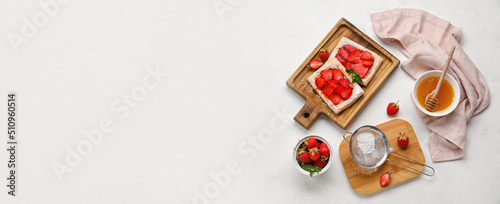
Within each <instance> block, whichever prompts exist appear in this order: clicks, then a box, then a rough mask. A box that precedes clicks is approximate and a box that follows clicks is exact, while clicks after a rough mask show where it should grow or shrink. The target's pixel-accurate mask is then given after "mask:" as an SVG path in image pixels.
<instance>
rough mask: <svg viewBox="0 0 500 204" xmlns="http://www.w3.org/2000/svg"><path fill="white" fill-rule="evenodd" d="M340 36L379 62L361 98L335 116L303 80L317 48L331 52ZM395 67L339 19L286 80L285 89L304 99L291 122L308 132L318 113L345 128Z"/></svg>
mask: <svg viewBox="0 0 500 204" xmlns="http://www.w3.org/2000/svg"><path fill="white" fill-rule="evenodd" d="M342 37H347V38H349V39H351V40H352V41H354V42H357V43H359V44H360V45H362V46H364V47H366V48H367V49H369V50H371V51H373V52H375V53H377V54H378V55H380V56H381V57H382V59H383V62H382V64H381V65H380V67H379V69H378V71H377V72H376V74H375V76H374V78H373V79H372V81H371V82H370V84H368V86H367V87H363V90H364V91H365V93H364V94H363V95H362V96H361V98H359V99H358V100H357V101H356V103H354V104H353V105H352V106H351V107H349V108H348V109H346V110H344V111H343V112H342V113H340V114H339V115H336V114H335V113H334V112H333V111H332V110H331V109H330V108H329V107H328V105H326V103H325V102H323V101H322V99H321V98H320V97H319V95H318V94H317V93H316V91H314V90H313V88H312V86H311V85H310V84H309V82H308V81H307V78H308V77H309V76H310V75H311V74H312V73H314V71H315V70H313V69H311V67H310V66H309V62H310V61H311V60H312V59H313V58H315V59H319V57H318V53H319V50H320V49H321V48H327V49H328V50H329V51H333V49H334V48H335V46H336V45H337V43H338V42H339V41H340V39H341V38H342ZM331 55H336V53H331ZM398 65H399V60H398V59H397V58H396V57H394V56H393V55H392V54H391V53H389V52H388V51H387V50H385V49H384V48H383V47H382V46H380V45H379V44H377V43H376V42H375V41H373V40H372V39H371V38H370V37H368V36H367V35H365V34H364V33H362V32H361V31H360V30H359V29H358V28H356V27H355V26H354V25H352V24H351V23H350V22H349V21H347V20H346V19H344V18H342V19H340V21H339V22H338V23H337V24H336V25H335V26H334V27H333V28H332V30H331V31H330V32H329V33H328V34H327V35H326V37H325V38H323V40H322V41H321V42H320V43H319V44H318V46H316V48H315V49H314V50H313V51H312V52H311V54H309V56H308V57H307V58H306V59H305V60H304V62H302V64H301V65H300V66H299V68H298V69H297V70H296V71H295V72H294V73H293V75H292V76H291V77H290V78H289V79H288V80H287V81H286V84H287V85H288V87H290V88H291V89H292V90H294V91H295V92H297V93H298V94H299V95H300V96H302V97H303V98H305V99H306V104H305V105H304V106H303V107H302V109H301V110H300V111H299V112H298V113H297V115H295V117H294V119H295V121H297V122H298V123H299V124H300V125H302V126H303V127H304V128H306V129H309V128H310V127H311V126H312V124H313V123H314V122H315V121H316V120H317V119H318V117H319V116H320V115H321V114H325V115H326V116H327V117H328V118H330V120H332V121H333V122H335V123H336V124H337V125H338V126H339V127H341V128H342V129H346V128H347V127H349V125H350V124H351V123H352V122H353V121H354V119H356V117H357V116H358V115H359V113H360V112H361V111H362V110H363V108H364V107H365V106H366V105H367V104H368V102H370V100H371V99H372V98H373V96H374V95H375V93H377V91H378V90H379V89H380V87H382V85H383V84H384V83H385V81H386V80H387V78H388V77H389V75H390V74H391V73H392V71H393V70H394V69H395V68H397V67H398Z"/></svg>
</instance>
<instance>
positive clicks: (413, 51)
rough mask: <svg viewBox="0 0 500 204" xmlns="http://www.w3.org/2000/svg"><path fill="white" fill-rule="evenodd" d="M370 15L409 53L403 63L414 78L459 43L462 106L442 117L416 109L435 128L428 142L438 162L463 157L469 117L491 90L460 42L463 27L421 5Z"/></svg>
mask: <svg viewBox="0 0 500 204" xmlns="http://www.w3.org/2000/svg"><path fill="white" fill-rule="evenodd" d="M371 19H372V24H373V28H374V29H375V32H376V33H377V35H378V36H379V37H380V38H382V39H386V40H389V41H391V42H393V43H394V44H396V46H397V47H398V48H399V50H400V51H401V52H402V53H403V54H404V55H406V56H407V57H408V60H406V61H404V62H403V63H401V67H402V68H403V69H404V70H405V71H406V72H407V73H408V74H410V75H411V76H412V77H413V78H417V77H418V76H420V75H421V74H422V73H424V72H426V71H429V70H433V69H437V70H442V69H443V67H444V64H445V62H446V59H447V57H448V53H449V51H450V49H451V46H452V45H455V46H456V49H455V53H454V55H453V58H452V62H451V63H450V66H449V68H448V74H450V75H451V76H453V78H455V79H456V80H457V82H458V84H459V86H460V93H461V97H460V103H459V105H458V106H457V108H456V109H455V110H454V111H453V112H452V113H450V114H448V115H446V116H443V117H431V116H428V115H426V114H425V113H423V112H421V111H420V110H419V109H418V108H417V112H418V113H419V116H420V118H422V120H423V121H424V123H425V124H426V126H427V128H429V129H430V130H431V134H430V135H429V139H428V141H427V142H428V146H429V152H430V154H431V158H432V161H433V162H440V161H448V160H454V159H458V158H461V157H463V156H464V147H465V140H466V134H467V122H468V121H469V119H470V118H471V117H472V116H474V115H476V114H478V113H480V112H481V111H482V110H484V109H485V108H486V107H487V106H488V105H489V103H490V93H489V90H488V85H487V84H486V80H484V77H483V75H482V74H481V73H480V72H479V70H478V69H477V67H476V66H475V65H474V63H472V61H471V59H469V57H468V56H467V54H466V53H465V52H464V50H463V49H462V47H461V46H460V44H459V42H460V40H461V39H462V29H461V28H457V27H455V26H453V25H451V23H450V22H448V21H445V20H443V19H440V18H438V17H436V16H434V15H432V14H430V13H427V12H425V11H422V10H418V9H394V10H388V11H383V12H380V13H373V14H371ZM415 107H416V106H415Z"/></svg>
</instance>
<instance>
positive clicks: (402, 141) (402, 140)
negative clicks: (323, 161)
mask: <svg viewBox="0 0 500 204" xmlns="http://www.w3.org/2000/svg"><path fill="white" fill-rule="evenodd" d="M408 143H410V138H408V136H406V135H405V133H403V134H401V133H399V136H398V144H399V146H401V147H402V148H403V149H404V148H406V147H408ZM321 144H324V143H321ZM319 148H320V149H319V150H320V151H321V145H320V146H319Z"/></svg>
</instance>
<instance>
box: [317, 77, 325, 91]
mask: <svg viewBox="0 0 500 204" xmlns="http://www.w3.org/2000/svg"><path fill="white" fill-rule="evenodd" d="M324 85H325V79H323V78H321V77H319V78H316V86H317V87H318V88H320V89H321V88H323V86H324Z"/></svg>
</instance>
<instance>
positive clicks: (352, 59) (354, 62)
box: [349, 57, 363, 64]
mask: <svg viewBox="0 0 500 204" xmlns="http://www.w3.org/2000/svg"><path fill="white" fill-rule="evenodd" d="M349 62H351V63H353V64H358V63H363V60H361V59H359V57H354V58H349Z"/></svg>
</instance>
